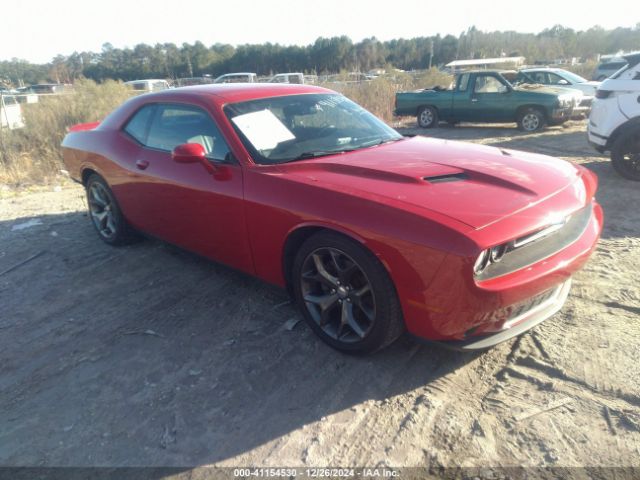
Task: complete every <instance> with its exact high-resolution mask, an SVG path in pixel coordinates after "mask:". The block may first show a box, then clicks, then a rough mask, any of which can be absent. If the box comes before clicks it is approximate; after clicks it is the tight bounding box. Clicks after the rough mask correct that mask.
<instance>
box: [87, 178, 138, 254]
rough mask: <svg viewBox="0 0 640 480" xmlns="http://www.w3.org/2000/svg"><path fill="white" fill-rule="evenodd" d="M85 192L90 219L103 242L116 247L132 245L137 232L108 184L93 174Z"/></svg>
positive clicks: (88, 180)
mask: <svg viewBox="0 0 640 480" xmlns="http://www.w3.org/2000/svg"><path fill="white" fill-rule="evenodd" d="M85 190H86V193H87V205H88V207H89V218H90V219H91V223H92V224H93V226H94V227H95V229H96V232H97V233H98V236H99V237H100V238H101V239H102V241H103V242H105V243H108V244H109V245H114V246H115V245H125V244H127V243H131V242H132V241H133V240H134V239H135V232H134V231H133V230H132V229H131V227H130V226H129V225H128V224H127V221H126V220H125V218H124V216H123V215H122V211H121V210H120V207H119V206H118V202H117V201H116V197H115V196H114V195H113V192H112V191H111V189H110V188H109V185H107V182H106V181H105V180H104V179H103V178H102V177H100V176H99V175H97V174H93V175H91V176H90V177H89V178H88V179H87V183H86V185H85Z"/></svg>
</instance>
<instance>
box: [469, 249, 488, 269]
mask: <svg viewBox="0 0 640 480" xmlns="http://www.w3.org/2000/svg"><path fill="white" fill-rule="evenodd" d="M489 260H491V251H490V250H483V251H482V252H480V255H478V259H477V260H476V263H475V264H474V265H473V272H474V273H475V274H476V275H480V274H481V273H482V271H483V270H484V269H485V268H487V266H488V265H489Z"/></svg>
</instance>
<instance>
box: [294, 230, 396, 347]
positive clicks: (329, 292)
mask: <svg viewBox="0 0 640 480" xmlns="http://www.w3.org/2000/svg"><path fill="white" fill-rule="evenodd" d="M291 273H292V274H291V281H292V290H293V295H294V298H295V300H296V302H297V304H298V306H299V308H300V310H301V311H302V315H303V316H304V319H305V321H306V322H307V323H308V324H309V326H310V327H311V329H312V330H313V331H314V332H315V333H316V335H318V336H319V337H320V339H322V341H324V342H325V343H327V344H328V345H330V346H332V347H333V348H335V349H337V350H340V351H342V352H345V353H352V354H360V353H370V352H373V351H375V350H379V349H381V348H384V347H386V346H387V345H390V344H391V343H393V342H394V341H395V340H396V339H397V338H398V337H399V336H400V335H401V334H402V332H403V331H404V321H403V319H402V312H401V309H400V302H399V301H398V297H397V294H396V291H395V287H394V285H393V282H392V281H391V278H390V277H389V275H388V273H387V271H386V270H385V268H384V267H383V266H382V264H381V263H380V261H379V260H378V259H377V258H376V257H375V256H374V255H373V254H371V253H370V252H369V251H368V250H366V249H365V248H364V247H363V246H361V245H360V244H358V243H357V242H355V241H353V240H351V239H349V238H348V237H345V236H343V235H340V234H337V233H333V232H326V231H325V232H319V233H317V234H315V235H313V236H311V237H309V238H308V239H307V240H306V241H305V242H304V243H303V244H302V246H301V247H300V249H299V250H298V252H297V254H296V257H295V260H294V262H293V268H292V272H291Z"/></svg>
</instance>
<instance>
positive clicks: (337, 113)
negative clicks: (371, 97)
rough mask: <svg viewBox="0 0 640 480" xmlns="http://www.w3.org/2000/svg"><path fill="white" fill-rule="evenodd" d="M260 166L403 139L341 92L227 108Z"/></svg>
mask: <svg viewBox="0 0 640 480" xmlns="http://www.w3.org/2000/svg"><path fill="white" fill-rule="evenodd" d="M224 110H225V113H226V115H227V117H228V118H229V120H231V123H232V124H233V126H234V128H235V129H236V132H237V133H238V135H239V136H240V139H241V140H242V142H243V143H244V145H245V147H246V148H247V150H249V152H251V154H252V156H253V159H254V160H255V162H256V163H260V164H275V163H285V162H291V161H295V160H302V159H306V158H313V157H319V156H323V155H332V154H336V153H341V152H349V151H353V150H357V149H360V148H367V147H372V146H375V145H380V144H382V143H386V142H390V141H395V140H400V139H401V138H403V137H402V136H401V135H400V134H399V133H398V132H396V131H395V130H393V129H392V128H390V127H388V126H387V125H386V124H385V123H383V122H382V121H381V120H379V119H378V118H376V117H375V116H373V115H372V114H371V113H369V112H368V111H366V110H365V109H364V108H362V107H360V106H359V105H357V104H355V103H353V102H352V101H351V100H349V99H347V98H346V97H344V96H342V95H338V94H304V95H288V96H283V97H271V98H262V99H259V100H251V101H248V102H241V103H234V104H230V105H227V106H226V107H225V109H224Z"/></svg>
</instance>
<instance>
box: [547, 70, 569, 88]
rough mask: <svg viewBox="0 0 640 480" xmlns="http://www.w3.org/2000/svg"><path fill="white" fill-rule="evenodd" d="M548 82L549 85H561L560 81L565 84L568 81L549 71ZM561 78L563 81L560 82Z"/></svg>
mask: <svg viewBox="0 0 640 480" xmlns="http://www.w3.org/2000/svg"><path fill="white" fill-rule="evenodd" d="M548 75H549V84H550V85H561V84H562V83H564V84H566V83H569V82H567V81H566V80H564V78H562V77H561V76H560V75H556V74H555V73H549V74H548ZM562 80H564V82H562Z"/></svg>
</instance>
